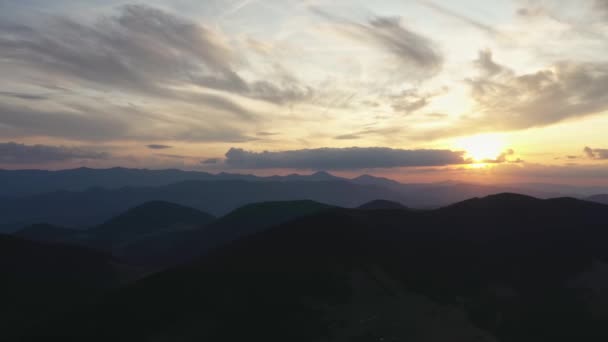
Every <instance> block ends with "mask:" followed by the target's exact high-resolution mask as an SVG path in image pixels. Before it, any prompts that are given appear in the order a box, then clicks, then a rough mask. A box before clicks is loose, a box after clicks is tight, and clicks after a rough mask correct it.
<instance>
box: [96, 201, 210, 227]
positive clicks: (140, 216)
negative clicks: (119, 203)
mask: <svg viewBox="0 0 608 342" xmlns="http://www.w3.org/2000/svg"><path fill="white" fill-rule="evenodd" d="M213 220H215V217H214V216H212V215H209V214H207V213H204V212H202V211H199V210H196V209H193V208H189V207H185V206H181V205H178V204H174V203H169V202H164V201H151V202H146V203H144V204H142V205H139V206H137V207H135V208H132V209H129V210H128V211H126V212H125V213H123V214H120V215H118V216H116V217H114V218H112V219H110V220H108V221H107V222H105V223H103V224H101V225H99V226H97V227H95V228H94V229H93V230H92V233H94V234H97V235H114V234H121V235H129V234H133V235H141V234H155V233H164V232H166V231H167V230H175V229H188V228H190V227H192V226H194V227H200V226H203V225H206V224H208V223H210V222H211V221H213ZM181 226H184V227H181Z"/></svg>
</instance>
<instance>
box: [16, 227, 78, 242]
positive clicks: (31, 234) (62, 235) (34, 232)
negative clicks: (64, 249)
mask: <svg viewBox="0 0 608 342" xmlns="http://www.w3.org/2000/svg"><path fill="white" fill-rule="evenodd" d="M79 233H81V231H80V230H77V229H70V228H64V227H58V226H53V225H50V224H46V223H39V224H34V225H31V226H27V227H25V228H23V229H20V230H19V231H17V232H15V233H14V234H13V235H14V236H18V237H21V238H24V239H27V240H32V241H39V242H62V241H67V240H70V239H72V238H73V237H74V236H76V235H77V234H79Z"/></svg>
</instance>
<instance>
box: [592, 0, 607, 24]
mask: <svg viewBox="0 0 608 342" xmlns="http://www.w3.org/2000/svg"><path fill="white" fill-rule="evenodd" d="M594 5H595V6H594V7H595V9H596V10H597V11H598V12H599V13H600V14H601V15H602V16H603V17H604V18H605V19H606V20H608V1H606V0H595V4H594Z"/></svg>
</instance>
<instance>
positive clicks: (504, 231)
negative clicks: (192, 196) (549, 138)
mask: <svg viewBox="0 0 608 342" xmlns="http://www.w3.org/2000/svg"><path fill="white" fill-rule="evenodd" d="M607 225H608V207H607V206H604V205H600V204H596V203H591V202H584V201H578V200H574V199H555V200H547V201H544V200H537V199H534V198H529V197H524V196H518V195H512V194H503V195H497V196H492V197H489V198H484V199H473V200H470V201H466V202H463V203H459V204H457V205H454V206H450V207H447V208H444V209H440V210H435V211H421V212H410V211H403V210H379V211H378V210H371V211H367V210H348V209H333V210H329V211H325V212H322V213H320V214H318V215H315V216H309V217H305V218H302V219H300V220H297V221H293V222H289V223H285V224H283V225H281V226H279V227H276V228H273V229H271V230H267V231H264V232H262V233H259V234H256V235H253V236H251V237H249V238H246V239H241V240H239V241H237V242H235V243H232V244H230V245H228V246H226V247H224V248H222V249H219V250H217V251H215V252H213V253H212V254H210V255H207V256H206V257H204V258H202V259H199V260H198V261H196V262H193V263H191V264H189V265H187V266H183V267H180V268H176V269H174V270H170V271H166V272H163V273H160V274H157V275H154V276H151V277H149V278H146V279H143V280H141V281H139V282H137V283H136V284H133V285H132V286H129V287H127V288H125V289H123V290H121V291H118V292H116V293H113V294H111V295H109V296H108V297H107V298H106V300H105V301H103V302H102V303H100V304H99V305H98V306H94V307H91V308H90V309H89V311H87V312H85V313H84V314H82V315H80V316H79V320H78V324H73V323H74V322H73V321H72V320H70V322H71V323H72V324H70V329H66V330H62V329H61V327H60V326H58V327H57V328H58V330H57V331H58V332H57V333H58V334H59V335H62V334H65V333H66V332H69V333H71V334H76V335H78V336H79V337H80V338H83V339H86V340H99V341H102V340H110V339H111V340H117V339H118V340H150V339H152V338H155V339H158V340H163V339H164V340H172V341H187V340H197V339H208V340H212V341H243V340H249V339H256V340H264V341H380V340H383V341H408V340H411V341H448V340H449V341H494V340H499V341H513V342H516V341H517V342H521V341H530V342H532V341H535V342H536V341H573V340H584V341H605V340H607V338H608V328H607V326H608V325H607V324H606V323H607V322H608V313H607V312H606V310H603V309H602V308H603V306H602V305H601V303H603V302H602V301H601V300H602V299H603V298H605V297H604V296H605V295H606V294H605V290H601V289H600V290H598V291H591V288H592V287H593V286H594V285H597V284H593V283H589V281H588V279H593V277H589V273H594V272H595V273H598V272H599V273H600V274H599V275H600V276H601V272H602V270H601V267H600V270H599V271H597V270H596V267H595V266H594V265H598V264H600V265H604V264H605V263H606V262H608V251H607V250H606V248H605V245H606V243H607V242H608V230H607V229H608V226H607ZM596 275H598V274H596ZM583 276H584V277H583ZM596 287H597V286H596ZM600 288H601V287H600ZM74 327H76V328H75V329H74Z"/></svg>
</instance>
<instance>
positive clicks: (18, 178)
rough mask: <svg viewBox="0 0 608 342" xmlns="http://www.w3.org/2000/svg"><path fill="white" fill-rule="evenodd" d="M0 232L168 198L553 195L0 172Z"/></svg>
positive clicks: (211, 205) (152, 173)
mask: <svg viewBox="0 0 608 342" xmlns="http://www.w3.org/2000/svg"><path fill="white" fill-rule="evenodd" d="M0 181H2V182H3V184H6V186H5V187H3V188H2V189H0V231H3V232H12V231H16V230H18V229H21V228H23V227H24V226H28V225H32V224H39V223H48V224H53V225H56V226H63V227H66V228H70V229H84V228H90V227H93V226H97V225H99V224H101V223H103V222H105V221H107V220H109V219H110V218H112V217H114V216H116V215H118V214H119V213H121V212H124V211H126V210H127V209H129V208H132V207H135V206H138V205H141V204H143V203H146V202H150V201H167V202H172V203H176V204H180V205H183V206H187V207H192V208H195V209H197V210H199V211H203V212H207V213H209V214H211V215H213V216H223V215H225V214H227V213H228V212H230V211H232V210H234V209H236V208H238V207H241V206H243V205H246V204H251V203H257V202H268V201H294V200H313V201H317V202H321V203H327V204H329V205H335V206H340V207H350V208H354V207H357V206H359V205H361V204H363V203H367V202H369V201H372V200H375V199H385V200H390V201H393V202H397V203H401V204H403V205H405V206H407V207H410V208H417V209H420V208H424V209H427V208H438V207H441V206H445V205H449V204H451V203H455V202H458V201H462V200H465V199H467V198H471V197H480V196H487V195H490V194H494V193H501V192H517V193H524V194H527V195H532V196H536V197H540V198H548V197H556V196H558V195H559V194H557V193H550V192H544V191H537V190H526V189H518V188H513V187H510V186H488V185H479V184H473V183H463V182H442V183H424V184H403V183H399V182H396V181H394V180H390V179H386V178H380V177H374V176H369V175H362V176H359V177H356V178H353V179H347V178H342V177H336V176H333V175H331V174H329V173H326V172H317V173H314V174H312V175H297V174H293V175H287V176H271V177H257V176H253V175H238V174H227V173H220V174H217V175H213V174H209V173H204V172H188V171H180V170H137V169H123V168H114V169H86V168H81V169H74V170H63V171H39V170H21V171H6V170H3V171H0Z"/></svg>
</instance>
